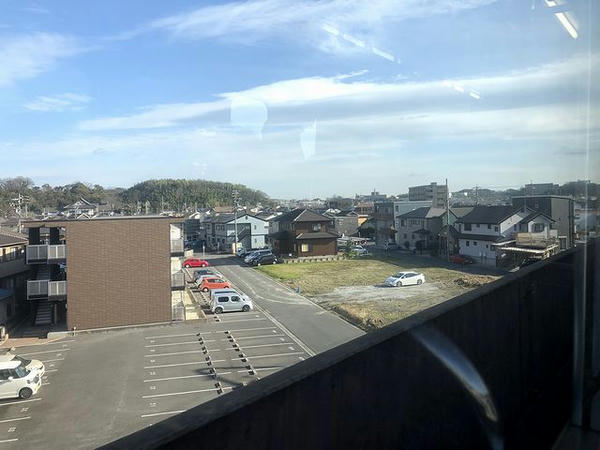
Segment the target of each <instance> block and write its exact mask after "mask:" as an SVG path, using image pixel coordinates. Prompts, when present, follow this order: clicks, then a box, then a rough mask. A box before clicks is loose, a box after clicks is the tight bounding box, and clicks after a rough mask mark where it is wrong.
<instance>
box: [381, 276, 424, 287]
mask: <svg viewBox="0 0 600 450" xmlns="http://www.w3.org/2000/svg"><path fill="white" fill-rule="evenodd" d="M423 283H425V275H423V274H422V273H418V272H398V273H396V274H394V275H392V276H391V277H387V278H386V280H385V285H386V286H391V287H399V286H409V285H411V284H423Z"/></svg>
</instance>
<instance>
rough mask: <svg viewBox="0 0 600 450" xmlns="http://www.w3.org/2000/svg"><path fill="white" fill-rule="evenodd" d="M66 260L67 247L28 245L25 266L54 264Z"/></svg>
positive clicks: (62, 245)
mask: <svg viewBox="0 0 600 450" xmlns="http://www.w3.org/2000/svg"><path fill="white" fill-rule="evenodd" d="M66 260H67V246H66V245H64V244H61V245H46V244H43V245H28V246H27V249H26V261H27V264H54V263H61V262H65V261H66Z"/></svg>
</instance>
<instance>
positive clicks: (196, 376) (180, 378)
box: [144, 372, 231, 383]
mask: <svg viewBox="0 0 600 450" xmlns="http://www.w3.org/2000/svg"><path fill="white" fill-rule="evenodd" d="M230 373H231V372H217V373H216V374H212V373H204V374H201V375H184V376H181V377H168V378H153V379H151V380H144V383H151V382H153V381H170V380H183V379H185V378H200V377H212V376H214V375H217V376H219V375H228V374H230Z"/></svg>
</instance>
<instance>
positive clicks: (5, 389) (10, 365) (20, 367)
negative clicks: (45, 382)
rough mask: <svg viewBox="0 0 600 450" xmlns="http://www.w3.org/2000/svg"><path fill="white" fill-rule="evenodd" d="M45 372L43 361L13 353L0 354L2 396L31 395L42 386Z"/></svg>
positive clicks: (0, 394)
mask: <svg viewBox="0 0 600 450" xmlns="http://www.w3.org/2000/svg"><path fill="white" fill-rule="evenodd" d="M44 372H45V368H44V364H43V363H42V362H41V361H38V360H35V359H34V360H30V359H25V358H22V357H20V356H17V355H13V354H12V353H6V354H4V355H0V398H15V397H20V398H23V399H26V398H29V397H31V396H32V395H34V394H35V393H36V392H37V391H38V390H39V389H40V387H41V386H42V376H43V375H44Z"/></svg>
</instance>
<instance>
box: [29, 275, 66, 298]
mask: <svg viewBox="0 0 600 450" xmlns="http://www.w3.org/2000/svg"><path fill="white" fill-rule="evenodd" d="M45 298H47V299H48V300H64V299H66V298H67V282H66V281H52V280H29V281H28V282H27V300H38V299H45Z"/></svg>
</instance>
